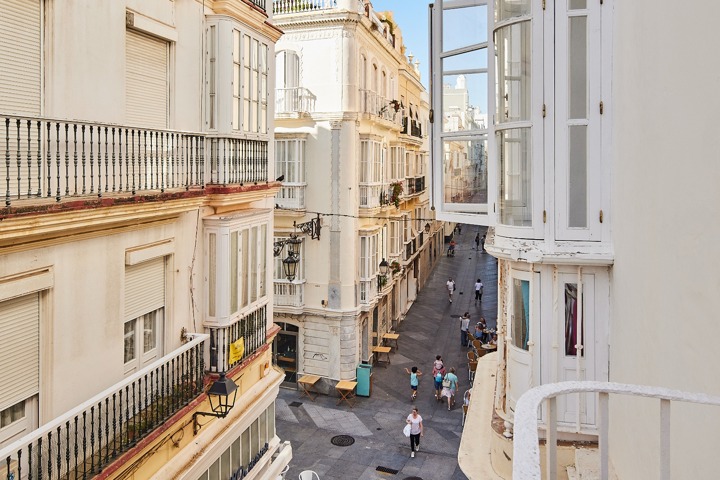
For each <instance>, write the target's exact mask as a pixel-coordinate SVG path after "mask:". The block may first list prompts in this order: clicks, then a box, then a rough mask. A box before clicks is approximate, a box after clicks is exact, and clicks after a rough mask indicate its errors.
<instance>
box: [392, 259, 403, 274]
mask: <svg viewBox="0 0 720 480" xmlns="http://www.w3.org/2000/svg"><path fill="white" fill-rule="evenodd" d="M401 268H402V267H401V265H400V262H398V261H397V260H393V262H392V263H391V264H390V270H392V273H393V275H395V274H397V273H400V269H401Z"/></svg>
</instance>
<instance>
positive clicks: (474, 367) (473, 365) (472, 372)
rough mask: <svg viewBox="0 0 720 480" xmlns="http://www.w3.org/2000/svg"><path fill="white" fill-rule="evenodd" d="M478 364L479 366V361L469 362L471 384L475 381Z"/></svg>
mask: <svg viewBox="0 0 720 480" xmlns="http://www.w3.org/2000/svg"><path fill="white" fill-rule="evenodd" d="M477 364H478V362H477V361H475V362H468V380H470V382H472V381H473V379H474V378H475V371H476V370H477Z"/></svg>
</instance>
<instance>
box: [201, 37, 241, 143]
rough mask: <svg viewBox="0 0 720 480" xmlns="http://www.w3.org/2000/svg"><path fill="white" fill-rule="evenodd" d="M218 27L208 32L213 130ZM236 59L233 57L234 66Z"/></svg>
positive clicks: (213, 122)
mask: <svg viewBox="0 0 720 480" xmlns="http://www.w3.org/2000/svg"><path fill="white" fill-rule="evenodd" d="M217 42H218V38H217V25H210V28H209V30H208V38H207V43H208V47H207V48H208V77H209V79H208V96H209V99H208V107H207V116H208V127H209V128H210V129H211V130H214V129H215V128H216V123H217V118H216V117H217ZM234 63H235V58H234V57H233V64H234ZM234 96H235V92H234V91H233V108H234V107H235V105H239V102H236V101H235V99H234Z"/></svg>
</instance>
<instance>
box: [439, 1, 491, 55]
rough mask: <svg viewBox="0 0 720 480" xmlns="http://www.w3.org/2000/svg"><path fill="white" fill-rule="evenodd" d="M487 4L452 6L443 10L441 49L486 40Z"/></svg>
mask: <svg viewBox="0 0 720 480" xmlns="http://www.w3.org/2000/svg"><path fill="white" fill-rule="evenodd" d="M487 15H488V14H487V6H486V5H478V6H475V7H465V8H453V9H446V10H444V11H443V18H442V22H443V25H452V26H453V28H444V29H443V51H444V52H447V51H450V50H455V49H456V48H461V47H466V46H468V45H476V44H478V43H483V42H487V40H488V37H487V32H488V28H487V19H488V18H487Z"/></svg>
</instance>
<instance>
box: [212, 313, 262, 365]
mask: <svg viewBox="0 0 720 480" xmlns="http://www.w3.org/2000/svg"><path fill="white" fill-rule="evenodd" d="M209 329H210V371H211V372H227V371H228V370H230V369H231V368H233V367H234V366H235V365H238V364H240V363H242V362H243V361H244V360H245V359H247V358H248V357H250V356H251V355H252V354H253V353H255V352H256V351H257V350H258V349H259V348H260V347H262V346H263V345H264V344H265V334H266V332H267V307H266V306H265V305H263V306H262V307H260V308H259V309H257V310H255V311H254V312H252V313H249V314H247V315H245V316H244V317H243V318H241V319H240V320H238V321H236V322H235V323H233V324H232V325H229V326H227V327H209ZM241 339H242V342H241V343H242V349H241V350H240V351H241V354H239V355H238V354H233V353H232V352H231V345H235V346H234V347H233V349H234V350H235V352H237V351H238V349H239V348H240V347H239V346H238V343H237V342H239V340H241Z"/></svg>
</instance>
